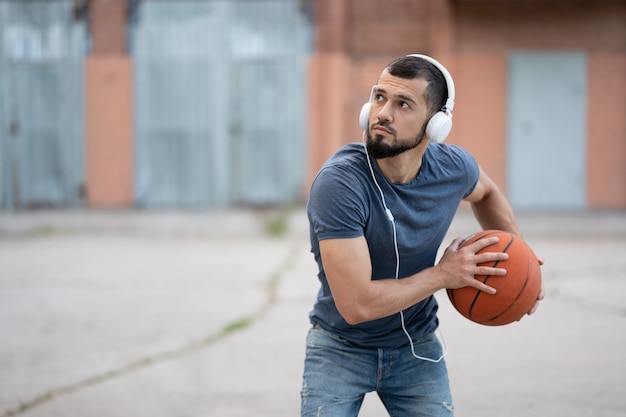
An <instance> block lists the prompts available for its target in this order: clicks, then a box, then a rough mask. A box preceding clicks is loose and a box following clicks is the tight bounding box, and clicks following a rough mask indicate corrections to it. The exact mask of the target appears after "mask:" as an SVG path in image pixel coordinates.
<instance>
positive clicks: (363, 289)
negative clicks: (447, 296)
mask: <svg viewBox="0 0 626 417" xmlns="http://www.w3.org/2000/svg"><path fill="white" fill-rule="evenodd" d="M496 241H497V238H491V239H482V240H479V241H478V242H476V243H474V244H472V245H468V246H466V247H464V248H460V249H459V245H460V244H461V242H462V239H460V238H459V239H456V240H455V241H453V242H452V244H451V245H450V246H449V247H448V248H447V249H446V251H445V253H444V255H443V257H442V259H441V261H440V262H439V264H437V265H436V266H434V267H431V268H427V269H425V270H423V271H421V272H419V273H417V274H414V275H411V276H410V277H406V278H404V279H398V280H396V279H394V278H389V279H381V280H372V266H371V259H370V256H369V250H368V246H367V241H366V240H365V238H364V237H358V238H353V239H327V240H322V241H320V252H321V255H322V262H323V264H324V270H325V272H326V277H327V279H328V283H329V285H330V289H331V291H332V294H333V298H334V300H335V304H336V305H337V309H338V310H339V312H340V313H341V315H342V316H343V318H344V319H345V320H346V321H347V322H348V323H350V324H358V323H362V322H365V321H370V320H375V319H378V318H382V317H387V316H390V315H392V314H395V313H398V312H400V311H402V310H404V309H406V308H408V307H410V306H412V305H414V304H416V303H418V302H419V301H421V300H423V299H425V298H427V297H429V296H430V295H432V294H434V293H435V292H436V291H438V290H440V289H442V288H460V287H465V286H468V285H469V286H472V287H475V288H477V289H479V290H482V291H487V292H489V293H493V292H494V290H493V289H492V288H491V287H488V286H486V285H485V284H483V283H481V282H480V281H477V280H476V279H475V278H474V275H475V274H477V275H481V274H486V275H503V274H504V273H505V272H506V271H504V270H503V269H501V268H489V267H479V266H477V264H478V263H480V262H489V261H495V260H503V259H506V257H507V255H506V254H502V253H483V254H478V255H476V252H478V251H479V250H480V249H482V248H483V247H485V246H488V245H491V244H493V243H495V242H496Z"/></svg>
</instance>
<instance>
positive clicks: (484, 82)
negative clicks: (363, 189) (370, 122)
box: [308, 0, 626, 209]
mask: <svg viewBox="0 0 626 417" xmlns="http://www.w3.org/2000/svg"><path fill="white" fill-rule="evenodd" d="M314 10H315V12H314V15H315V21H314V26H315V34H316V36H315V48H314V53H313V56H312V58H311V64H310V87H309V92H310V104H309V108H310V118H309V123H310V137H309V150H308V155H309V167H310V172H309V180H310V179H311V178H312V176H313V175H314V173H315V171H316V170H317V168H318V167H319V166H320V164H321V163H322V162H323V161H324V160H325V159H326V158H327V157H328V156H329V155H330V154H332V152H333V151H334V150H335V149H337V147H339V146H340V145H341V144H343V143H346V142H350V141H355V140H360V138H361V132H360V131H359V127H358V123H357V118H358V113H359V110H360V108H361V106H362V104H363V103H364V102H365V101H366V100H367V99H368V96H369V92H370V89H371V86H372V85H373V84H374V83H375V81H376V78H377V76H378V74H379V73H380V70H381V69H382V68H383V67H384V65H385V64H386V63H387V62H389V61H390V60H391V59H393V58H395V57H397V56H399V55H403V54H408V53H423V54H427V55H431V56H433V57H435V58H436V59H438V60H439V61H440V62H441V63H443V64H444V65H445V66H446V67H447V68H448V70H449V71H450V72H451V74H452V76H453V78H454V80H455V84H456V106H455V109H454V127H453V129H452V133H451V135H450V137H449V138H448V142H450V143H455V144H459V145H461V146H463V147H465V148H467V149H469V150H470V151H471V152H472V153H473V154H474V155H475V156H476V158H477V160H478V161H479V163H480V164H481V165H482V166H483V168H484V169H485V170H486V171H487V172H489V173H490V175H491V176H492V177H493V178H494V179H495V180H496V182H497V183H498V184H499V185H500V186H501V188H503V189H504V190H505V191H506V192H508V193H513V190H512V188H513V187H512V186H511V184H512V183H515V181H518V182H520V183H521V185H520V191H519V194H520V199H521V200H520V205H521V206H522V207H525V208H529V209H544V208H548V209H624V208H626V106H625V104H624V103H626V75H625V74H626V2H624V1H619V0H616V1H611V0H600V1H587V0H574V1H571V0H567V1H566V0H545V1H541V0H533V1H531V0H503V1H489V0H428V1H426V0H424V1H414V0H386V1H378V0H316V1H315V9H314ZM553 64H554V65H553ZM518 69H519V71H518V72H516V71H517V70H518ZM536 70H537V71H536ZM533 71H535V72H533ZM570 73H571V74H578V75H576V76H575V77H574V78H576V77H577V78H576V79H577V81H575V80H573V81H571V82H569V81H567V78H568V77H569V76H570ZM524 74H527V75H528V76H530V78H528V76H525V75H524ZM533 74H539V75H540V77H537V76H535V77H534V78H533ZM561 83H563V86H562V87H561V86H560V85H561ZM568 83H569V84H570V85H567V84H568ZM553 87H554V88H555V90H554V91H555V93H554V94H553V95H556V96H557V97H550V96H551V93H550V90H551V88H553ZM533 88H534V89H535V90H537V91H538V92H539V93H540V94H536V95H535V96H533V95H532V94H531V95H529V93H527V91H530V92H532V91H533ZM563 91H564V92H565V94H564V95H561V92H563ZM569 92H572V93H573V94H574V97H573V99H570V98H569V96H567V94H569ZM550 99H553V101H554V103H555V104H553V105H551V106H550V105H549V102H550V101H549V100H550ZM576 102H578V103H579V104H576ZM515 106H517V107H515ZM520 107H521V109H522V111H517V110H515V109H517V108H520ZM570 108H571V109H570ZM524 109H526V110H524ZM570 110H571V111H570ZM524 111H526V112H527V113H528V115H527V116H528V120H521V123H522V124H521V127H516V126H515V125H514V123H515V119H516V118H522V119H523V118H524ZM533 112H534V113H533ZM553 112H554V115H552V113H553ZM577 112H578V113H577ZM533 129H534V133H533V132H532V131H533ZM526 130H527V131H528V132H526ZM525 132H526V133H528V134H529V135H530V136H529V137H528V139H526V138H525V136H524V134H525ZM541 132H544V133H546V137H541ZM560 132H563V133H560ZM515 138H517V139H515ZM572 138H575V139H576V140H573V139H572ZM515 140H517V143H515ZM525 140H527V141H528V142H527V143H524V141H525ZM520 142H521V143H520ZM537 144H540V146H537ZM514 149H515V152H514ZM515 164H517V165H518V166H519V168H517V169H516V170H512V168H511V166H514V165H515ZM532 175H535V177H532ZM555 175H556V180H555V183H554V184H552V185H551V186H552V188H553V189H551V188H550V185H549V184H545V181H546V178H547V179H549V178H551V177H553V176H555ZM559 175H560V176H561V177H558V176H559ZM568 182H569V183H571V184H569V185H571V188H572V190H571V191H564V193H565V194H564V195H563V197H560V196H559V192H560V191H561V189H563V188H567V185H568V184H565V183H568ZM563 184H565V186H562V185H563ZM523 187H526V188H527V190H526V191H524V190H523ZM529 187H530V188H529ZM533 187H534V188H533ZM541 192H543V193H545V194H546V201H545V202H543V203H541V202H540V201H539V202H538V203H537V204H534V203H533V201H532V200H533V199H535V198H541V196H540V195H539V194H540V193H541ZM550 194H552V196H550ZM571 195H578V197H572V198H570V197H569V196H571ZM555 196H556V197H555ZM550 198H552V199H553V200H552V201H551V200H550ZM555 198H556V200H554V199H555ZM567 199H570V200H571V201H566V200H567ZM528 200H531V201H528ZM561 201H565V203H564V204H560V203H561Z"/></svg>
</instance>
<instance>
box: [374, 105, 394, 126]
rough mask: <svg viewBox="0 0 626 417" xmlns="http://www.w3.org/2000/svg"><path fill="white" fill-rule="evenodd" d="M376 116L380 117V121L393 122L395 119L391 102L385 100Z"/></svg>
mask: <svg viewBox="0 0 626 417" xmlns="http://www.w3.org/2000/svg"><path fill="white" fill-rule="evenodd" d="M376 118H377V119H378V122H379V123H380V122H389V123H391V122H392V121H393V112H392V109H391V102H390V101H387V102H385V103H384V104H383V105H382V107H381V108H380V109H379V110H378V113H377V114H376Z"/></svg>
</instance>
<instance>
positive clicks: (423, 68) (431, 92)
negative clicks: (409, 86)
mask: <svg viewBox="0 0 626 417" xmlns="http://www.w3.org/2000/svg"><path fill="white" fill-rule="evenodd" d="M385 69H386V70H387V72H388V73H389V74H390V75H393V76H394V77H399V78H404V79H407V80H413V79H416V78H419V79H423V80H425V81H427V82H428V86H427V87H426V89H425V90H424V100H426V104H427V106H428V115H429V118H430V116H432V115H433V114H435V113H436V112H438V111H439V110H441V109H442V108H443V107H444V106H445V105H446V99H447V98H448V87H447V83H446V79H445V77H444V76H443V74H442V72H441V71H440V70H439V69H437V67H435V65H434V64H432V63H431V62H429V61H427V60H425V59H424V58H420V57H417V56H415V55H406V56H403V57H400V58H397V59H395V60H393V61H391V62H390V63H389V64H388V65H387V67H386V68H385Z"/></svg>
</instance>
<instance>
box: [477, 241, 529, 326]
mask: <svg viewBox="0 0 626 417" xmlns="http://www.w3.org/2000/svg"><path fill="white" fill-rule="evenodd" d="M496 233H499V232H493V233H488V234H485V235H484V236H481V237H480V238H479V239H476V240H475V242H477V241H479V240H481V239H483V238H485V237H487V236H490V235H493V234H496ZM509 236H510V240H509V242H508V243H507V244H506V246H505V247H504V248H503V249H502V253H506V251H507V250H509V248H510V247H511V245H512V244H513V242H514V241H515V236H513V235H512V234H511V233H509ZM499 263H500V261H495V262H494V263H493V265H492V266H491V267H492V268H495V267H497V266H498V264H499ZM489 278H491V275H485V279H484V280H483V281H482V283H483V284H485V285H486V284H487V281H489ZM527 279H528V278H527ZM481 294H482V291H480V290H477V291H476V295H475V296H474V299H473V300H472V303H471V304H470V308H469V311H468V312H467V314H468V315H469V317H471V318H472V320H474V315H473V311H474V305H475V304H476V303H477V302H478V297H480V295H481ZM500 314H502V313H500ZM491 320H493V318H491V319H488V320H487V321H491ZM480 322H481V323H485V321H480Z"/></svg>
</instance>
